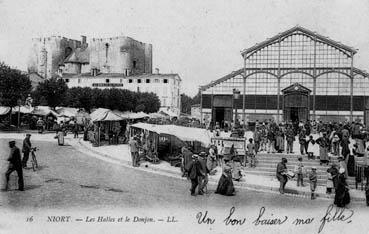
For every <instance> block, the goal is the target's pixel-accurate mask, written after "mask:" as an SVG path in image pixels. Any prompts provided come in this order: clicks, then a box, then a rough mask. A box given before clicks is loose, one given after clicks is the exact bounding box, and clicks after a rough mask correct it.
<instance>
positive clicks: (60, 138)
mask: <svg viewBox="0 0 369 234" xmlns="http://www.w3.org/2000/svg"><path fill="white" fill-rule="evenodd" d="M56 136H57V138H58V145H64V132H63V131H59V132H58V133H57V134H56Z"/></svg>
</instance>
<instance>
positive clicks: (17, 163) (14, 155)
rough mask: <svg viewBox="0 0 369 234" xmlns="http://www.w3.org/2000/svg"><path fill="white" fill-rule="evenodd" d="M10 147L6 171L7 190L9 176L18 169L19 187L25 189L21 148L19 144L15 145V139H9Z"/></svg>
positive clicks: (6, 187) (6, 188)
mask: <svg viewBox="0 0 369 234" xmlns="http://www.w3.org/2000/svg"><path fill="white" fill-rule="evenodd" d="M9 147H10V155H9V158H8V161H9V166H8V170H7V171H6V173H5V178H6V183H5V190H8V183H9V177H10V174H11V173H12V172H13V171H17V174H18V189H19V190H20V191H24V185H23V171H22V162H21V154H20V150H19V148H18V147H17V146H15V141H14V140H12V141H9Z"/></svg>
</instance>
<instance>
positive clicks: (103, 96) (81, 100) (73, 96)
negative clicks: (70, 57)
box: [64, 87, 160, 113]
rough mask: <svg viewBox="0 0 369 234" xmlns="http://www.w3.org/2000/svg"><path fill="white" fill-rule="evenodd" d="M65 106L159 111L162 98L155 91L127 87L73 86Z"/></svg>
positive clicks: (86, 108) (68, 93)
mask: <svg viewBox="0 0 369 234" xmlns="http://www.w3.org/2000/svg"><path fill="white" fill-rule="evenodd" d="M64 106H69V107H75V108H84V109H85V110H87V111H90V110H91V109H93V108H108V109H111V110H119V111H134V112H139V111H143V112H146V113H152V112H157V111H158V110H159V108H160V100H159V98H158V97H157V96H156V95H155V94H154V93H137V92H132V91H129V90H126V89H97V88H94V89H91V88H80V87H79V88H71V89H69V90H68V91H67V94H66V100H65V102H64Z"/></svg>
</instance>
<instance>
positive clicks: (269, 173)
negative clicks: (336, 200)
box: [245, 168, 355, 188]
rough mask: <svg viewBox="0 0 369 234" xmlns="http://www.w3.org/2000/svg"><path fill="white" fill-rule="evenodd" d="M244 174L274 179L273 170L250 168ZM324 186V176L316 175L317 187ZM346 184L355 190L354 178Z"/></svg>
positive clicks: (325, 180)
mask: <svg viewBox="0 0 369 234" xmlns="http://www.w3.org/2000/svg"><path fill="white" fill-rule="evenodd" d="M245 172H246V176H247V174H253V175H260V176H268V177H273V178H275V177H276V175H275V174H276V172H275V170H274V171H260V170H250V168H247V169H246V170H245ZM292 181H295V182H296V177H295V178H293V180H292ZM304 181H305V182H309V178H308V177H306V176H305V177H304ZM326 184H327V177H326V176H325V177H324V176H321V175H319V174H318V185H321V186H325V185H326ZM347 184H348V185H349V186H350V187H351V188H355V178H354V177H349V178H348V179H347Z"/></svg>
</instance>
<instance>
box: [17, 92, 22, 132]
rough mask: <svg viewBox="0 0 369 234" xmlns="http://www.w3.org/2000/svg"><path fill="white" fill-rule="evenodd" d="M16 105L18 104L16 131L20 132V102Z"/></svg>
mask: <svg viewBox="0 0 369 234" xmlns="http://www.w3.org/2000/svg"><path fill="white" fill-rule="evenodd" d="M17 104H18V131H19V130H20V106H21V105H22V100H21V99H18V100H17Z"/></svg>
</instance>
